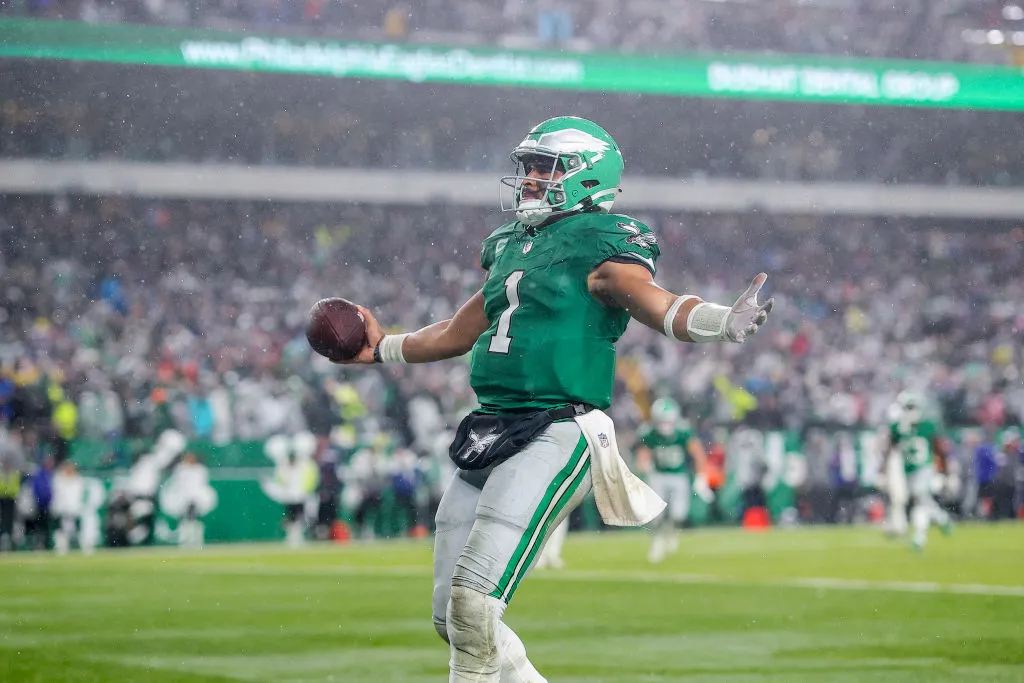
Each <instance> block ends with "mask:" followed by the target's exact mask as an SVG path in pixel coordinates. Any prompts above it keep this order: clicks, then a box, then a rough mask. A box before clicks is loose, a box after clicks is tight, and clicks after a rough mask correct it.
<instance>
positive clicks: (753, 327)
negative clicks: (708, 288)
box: [665, 273, 775, 344]
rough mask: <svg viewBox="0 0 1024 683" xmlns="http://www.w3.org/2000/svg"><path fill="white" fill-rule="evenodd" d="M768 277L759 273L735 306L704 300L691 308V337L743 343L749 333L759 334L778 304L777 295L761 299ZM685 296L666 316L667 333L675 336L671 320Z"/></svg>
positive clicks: (702, 340) (693, 339)
mask: <svg viewBox="0 0 1024 683" xmlns="http://www.w3.org/2000/svg"><path fill="white" fill-rule="evenodd" d="M767 279H768V276H767V275H765V274H764V273H758V274H757V276H756V277H755V278H754V280H753V281H752V282H751V283H750V286H749V287H747V291H745V292H743V293H742V294H740V298H739V299H737V300H736V303H734V304H733V305H732V308H730V307H728V306H722V305H721V304H713V303H709V302H707V301H704V302H701V303H699V304H697V305H696V306H694V307H693V308H692V309H690V314H689V316H688V317H687V319H686V333H687V334H688V335H689V337H690V339H691V340H692V341H694V342H697V343H698V344H699V343H703V342H716V341H731V342H736V343H743V342H744V341H746V339H747V337H750V336H751V335H753V334H756V333H757V331H758V329H760V327H761V325H763V324H764V322H765V321H766V320H767V319H768V313H769V312H771V310H772V306H774V305H775V299H768V301H766V302H764V303H763V304H759V303H757V293H758V292H759V291H761V287H763V286H764V283H765V281H766V280H767ZM684 299H685V297H680V298H679V299H677V300H676V303H674V304H673V305H672V307H671V308H669V311H668V314H666V316H665V334H666V336H670V337H672V338H673V339H675V335H674V334H672V333H671V327H670V323H671V320H672V319H673V318H674V317H675V311H676V307H677V306H679V305H680V303H681V302H682V301H683V300H684Z"/></svg>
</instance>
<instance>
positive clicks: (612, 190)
mask: <svg viewBox="0 0 1024 683" xmlns="http://www.w3.org/2000/svg"><path fill="white" fill-rule="evenodd" d="M509 158H510V159H511V160H512V162H513V163H514V164H516V172H515V175H509V176H504V177H503V178H502V179H501V183H502V184H503V185H505V186H507V187H510V188H512V205H511V206H507V205H506V202H505V199H504V198H502V202H501V210H502V211H515V212H516V219H517V220H519V221H520V222H521V223H524V224H526V225H529V226H535V225H540V224H541V223H543V222H544V221H546V220H548V219H550V218H553V217H556V216H562V215H566V214H570V213H575V212H577V211H584V210H587V209H591V208H596V209H597V210H599V211H602V212H606V213H607V212H610V211H611V208H612V204H613V203H614V202H615V196H616V194H617V193H618V192H619V182H620V180H621V178H622V168H623V164H622V153H621V152H620V151H619V146H618V145H617V144H616V143H615V140H614V139H612V136H611V135H609V134H608V132H607V131H606V130H605V129H604V128H602V127H601V126H599V125H597V124H596V123H594V122H593V121H588V120H587V119H582V118H579V117H576V116H558V117H555V118H553V119H548V120H547V121H544V122H543V123H540V124H538V125H537V126H535V127H534V128H533V130H531V131H530V132H529V133H528V134H527V136H526V139H525V140H523V141H522V142H521V143H519V145H518V146H517V147H516V148H515V149H514V150H512V153H511V154H510V155H509ZM531 174H533V175H531ZM556 174H557V175H556ZM534 187H538V188H539V189H540V191H539V192H537V193H536V194H538V195H539V196H537V197H530V196H526V195H528V194H533V192H531V189H532V188H534Z"/></svg>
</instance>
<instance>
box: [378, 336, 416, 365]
mask: <svg viewBox="0 0 1024 683" xmlns="http://www.w3.org/2000/svg"><path fill="white" fill-rule="evenodd" d="M408 336H409V335H408V334H385V335H384V337H383V338H381V340H380V362H381V363H405V362H406V361H405V356H404V355H403V354H402V342H404V341H405V338H406V337H408Z"/></svg>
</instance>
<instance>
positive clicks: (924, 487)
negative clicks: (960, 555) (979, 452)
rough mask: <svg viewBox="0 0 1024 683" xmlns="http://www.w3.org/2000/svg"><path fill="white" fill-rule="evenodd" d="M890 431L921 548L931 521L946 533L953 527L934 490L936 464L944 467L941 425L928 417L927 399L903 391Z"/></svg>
mask: <svg viewBox="0 0 1024 683" xmlns="http://www.w3.org/2000/svg"><path fill="white" fill-rule="evenodd" d="M888 434H889V447H888V457H889V458H895V459H896V460H897V462H899V463H901V464H902V466H903V467H902V469H903V474H904V476H905V478H906V488H907V493H908V494H909V496H910V502H911V508H910V522H911V526H912V527H913V530H912V536H911V545H912V547H913V548H915V549H917V550H921V549H922V548H924V545H925V543H926V542H927V540H928V528H929V527H930V526H931V525H932V524H937V525H939V526H940V527H941V528H942V530H943V532H944V533H949V532H950V531H951V530H952V522H951V521H950V518H949V513H947V512H946V511H945V510H943V509H942V508H941V507H940V506H939V504H938V503H937V502H936V501H935V497H934V495H933V493H932V483H933V481H934V479H935V476H936V464H938V465H939V466H940V467H941V468H942V469H945V468H944V467H943V465H944V459H945V451H944V450H943V445H942V441H941V439H940V437H941V433H940V431H939V427H938V425H937V424H936V423H935V422H933V421H931V420H929V419H927V418H926V417H925V406H924V399H923V398H922V397H921V396H920V395H918V394H915V393H913V392H909V391H904V392H902V393H900V395H899V396H897V397H896V402H895V403H894V404H893V406H892V409H891V412H890V423H889V432H888ZM937 460H938V462H936V461H937ZM896 504H899V500H897V501H896ZM895 514H896V516H897V517H898V516H899V515H902V514H903V512H902V511H901V510H897V511H895Z"/></svg>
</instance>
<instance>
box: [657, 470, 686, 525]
mask: <svg viewBox="0 0 1024 683" xmlns="http://www.w3.org/2000/svg"><path fill="white" fill-rule="evenodd" d="M649 479H650V481H649V485H650V487H651V488H652V489H653V490H654V492H655V493H657V494H658V495H659V496H661V498H662V500H665V501H666V502H667V503H668V508H667V512H668V516H669V519H671V520H672V521H675V522H682V521H685V520H686V516H687V515H688V514H689V513H690V479H689V478H688V477H687V476H686V475H685V474H670V473H667V472H651V474H650V477H649Z"/></svg>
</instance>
